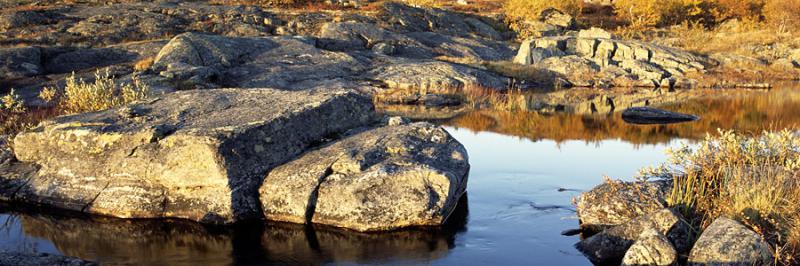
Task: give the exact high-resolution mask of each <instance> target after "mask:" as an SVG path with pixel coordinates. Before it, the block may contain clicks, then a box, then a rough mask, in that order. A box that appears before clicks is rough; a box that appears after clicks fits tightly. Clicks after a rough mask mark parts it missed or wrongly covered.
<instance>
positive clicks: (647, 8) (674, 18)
mask: <svg viewBox="0 0 800 266" xmlns="http://www.w3.org/2000/svg"><path fill="white" fill-rule="evenodd" d="M713 8H714V4H713V2H710V1H705V0H617V1H614V11H615V13H616V14H617V16H619V17H621V18H622V19H624V20H626V21H627V22H628V23H629V24H630V26H631V27H633V28H649V27H655V26H668V25H677V24H680V23H684V22H690V23H703V24H713V23H714V21H715V19H714V16H713V13H712V12H711V11H712V10H713Z"/></svg>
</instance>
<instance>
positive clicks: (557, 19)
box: [539, 8, 576, 29]
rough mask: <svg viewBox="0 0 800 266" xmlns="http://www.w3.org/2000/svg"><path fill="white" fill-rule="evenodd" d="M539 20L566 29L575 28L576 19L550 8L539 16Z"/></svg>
mask: <svg viewBox="0 0 800 266" xmlns="http://www.w3.org/2000/svg"><path fill="white" fill-rule="evenodd" d="M539 20H540V21H542V22H544V23H547V24H550V25H554V26H558V27H561V28H565V29H572V28H574V27H575V24H576V23H575V18H573V17H572V16H570V15H568V14H567V13H564V12H562V11H561V10H558V9H555V8H548V9H545V10H543V11H542V13H540V14H539Z"/></svg>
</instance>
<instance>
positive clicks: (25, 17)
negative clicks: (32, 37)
mask: <svg viewBox="0 0 800 266" xmlns="http://www.w3.org/2000/svg"><path fill="white" fill-rule="evenodd" d="M53 20H54V14H53V13H52V12H48V11H16V12H8V13H3V14H0V30H4V31H6V30H11V29H14V28H22V27H27V26H31V25H39V24H46V23H51V22H53Z"/></svg>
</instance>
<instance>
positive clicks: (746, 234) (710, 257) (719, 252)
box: [689, 217, 774, 265]
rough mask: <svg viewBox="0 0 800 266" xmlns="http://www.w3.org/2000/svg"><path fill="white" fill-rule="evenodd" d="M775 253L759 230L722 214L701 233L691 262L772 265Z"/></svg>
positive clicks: (698, 263)
mask: <svg viewBox="0 0 800 266" xmlns="http://www.w3.org/2000/svg"><path fill="white" fill-rule="evenodd" d="M772 254H773V253H772V250H771V249H770V247H769V244H767V242H766V241H765V240H764V238H763V237H761V236H760V235H758V234H757V233H756V232H753V230H750V229H749V228H747V227H745V226H744V225H743V224H741V223H739V222H737V221H734V220H732V219H730V218H726V217H720V218H717V219H716V220H714V222H712V223H711V225H709V226H708V228H706V229H705V230H704V231H703V233H702V234H700V238H698V239H697V242H695V244H694V247H693V248H692V252H691V253H690V254H689V265H771V264H773V262H774V259H773V255H772Z"/></svg>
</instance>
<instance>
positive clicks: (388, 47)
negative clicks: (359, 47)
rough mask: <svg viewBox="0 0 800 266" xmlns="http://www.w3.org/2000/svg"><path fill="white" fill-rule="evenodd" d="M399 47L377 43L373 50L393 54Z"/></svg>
mask: <svg viewBox="0 0 800 266" xmlns="http://www.w3.org/2000/svg"><path fill="white" fill-rule="evenodd" d="M396 50H397V48H396V47H395V46H394V45H391V44H388V43H383V42H382V43H377V44H375V45H373V46H372V51H373V52H375V53H379V54H383V55H393V54H394V53H395V51H396Z"/></svg>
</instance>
